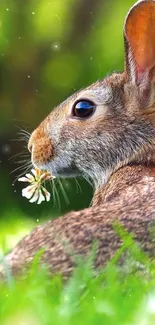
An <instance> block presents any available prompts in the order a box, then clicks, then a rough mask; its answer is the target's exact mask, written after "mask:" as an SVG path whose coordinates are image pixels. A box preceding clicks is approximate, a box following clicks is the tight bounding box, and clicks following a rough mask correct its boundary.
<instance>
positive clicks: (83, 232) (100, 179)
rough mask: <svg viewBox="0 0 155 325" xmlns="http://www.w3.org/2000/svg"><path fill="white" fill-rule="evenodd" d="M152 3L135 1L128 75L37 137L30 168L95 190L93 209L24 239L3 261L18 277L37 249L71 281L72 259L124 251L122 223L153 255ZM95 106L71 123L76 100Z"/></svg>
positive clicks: (128, 24)
mask: <svg viewBox="0 0 155 325" xmlns="http://www.w3.org/2000/svg"><path fill="white" fill-rule="evenodd" d="M154 35H155V1H153V0H144V1H138V2H137V3H136V4H135V5H134V7H132V8H131V10H130V11H129V14H128V15H127V18H126V20H125V25H124V39H125V72H123V73H122V74H116V73H114V74H112V75H111V76H108V77H106V78H105V79H103V80H102V81H98V82H96V83H94V84H93V85H91V86H89V87H87V88H86V89H83V90H80V91H79V92H77V93H76V94H74V95H73V96H71V97H70V98H69V99H67V100H66V101H65V102H64V103H62V104H61V105H60V106H59V107H57V108H56V109H54V110H53V111H52V113H51V114H50V115H49V116H48V117H47V118H46V119H45V120H44V121H43V122H42V123H41V124H40V125H39V127H38V128H37V129H36V130H35V131H34V132H33V133H32V136H31V138H30V141H29V150H30V151H32V163H33V164H34V166H36V167H38V168H41V169H48V170H49V171H50V172H51V173H52V174H53V175H55V176H57V175H58V176H62V177H72V176H76V175H81V176H83V177H85V178H86V179H87V178H91V179H92V180H93V182H94V185H95V189H96V190H95V194H94V198H93V204H92V207H90V208H88V209H85V210H82V211H79V212H71V213H68V214H67V215H65V216H63V217H61V218H58V219H57V220H54V221H49V222H47V223H45V224H44V225H42V226H39V227H37V228H35V229H34V231H33V232H32V233H31V234H30V235H29V236H26V237H25V238H24V239H23V240H22V241H21V242H20V243H19V244H18V245H17V246H16V247H15V248H14V249H13V251H12V252H11V253H10V254H9V255H8V256H7V257H6V262H7V263H8V265H9V266H10V268H11V269H12V271H13V273H15V274H16V273H19V272H20V271H21V270H23V269H24V267H25V266H27V265H28V264H29V262H31V261H32V259H33V257H34V255H35V254H36V253H37V251H38V250H39V249H40V248H44V253H43V256H42V260H43V261H44V262H46V264H48V265H49V268H50V270H51V271H52V272H61V273H62V274H63V275H64V276H68V275H69V274H70V272H71V270H72V268H73V265H74V258H72V253H73V254H74V253H76V254H80V255H81V254H83V255H88V254H89V252H90V250H91V247H92V244H93V242H94V241H95V240H97V241H98V252H97V257H96V266H103V265H104V264H105V263H106V262H107V261H108V260H109V259H110V258H111V257H112V256H113V255H114V253H115V252H116V251H117V249H118V248H119V247H120V245H121V244H122V242H121V240H120V239H119V237H118V236H117V234H116V232H115V230H114V229H113V223H114V222H119V223H121V224H122V225H123V226H124V227H125V228H126V229H127V230H128V231H129V232H132V233H133V235H134V238H135V239H136V240H137V241H138V242H140V243H141V245H142V247H143V248H144V249H145V250H146V251H148V252H149V253H152V252H153V248H154V247H153V242H154V241H153V239H152V236H150V228H151V227H152V225H153V224H154V222H155V165H154V154H155V104H154V102H155V89H154V88H155V85H154V73H155V71H154V70H155V38H154ZM81 99H85V100H91V102H93V103H94V104H95V106H96V109H95V111H94V113H93V114H92V115H91V116H90V117H89V118H86V119H79V118H75V117H73V114H72V112H73V106H74V103H75V102H77V101H78V100H81Z"/></svg>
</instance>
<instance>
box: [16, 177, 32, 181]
mask: <svg viewBox="0 0 155 325" xmlns="http://www.w3.org/2000/svg"><path fill="white" fill-rule="evenodd" d="M18 181H19V182H29V180H28V179H27V177H20V178H18Z"/></svg>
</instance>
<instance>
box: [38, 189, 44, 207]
mask: <svg viewBox="0 0 155 325" xmlns="http://www.w3.org/2000/svg"><path fill="white" fill-rule="evenodd" d="M43 201H45V198H44V196H43V194H42V193H41V191H39V199H38V202H37V204H40V203H41V202H43Z"/></svg>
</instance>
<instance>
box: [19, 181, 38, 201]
mask: <svg viewBox="0 0 155 325" xmlns="http://www.w3.org/2000/svg"><path fill="white" fill-rule="evenodd" d="M35 190H36V184H34V185H29V186H27V187H25V188H23V190H22V196H24V197H26V198H27V199H30V198H31V197H32V195H33V193H34V192H35Z"/></svg>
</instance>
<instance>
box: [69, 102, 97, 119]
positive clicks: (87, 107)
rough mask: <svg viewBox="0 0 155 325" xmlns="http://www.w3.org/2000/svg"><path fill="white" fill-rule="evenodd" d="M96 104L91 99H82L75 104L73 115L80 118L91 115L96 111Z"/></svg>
mask: <svg viewBox="0 0 155 325" xmlns="http://www.w3.org/2000/svg"><path fill="white" fill-rule="evenodd" d="M95 107H96V106H95V104H94V103H93V102H92V101H90V100H80V101H78V102H76V103H75V104H74V106H73V116H76V117H79V118H85V117H89V116H90V115H92V114H93V112H94V111H95Z"/></svg>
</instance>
